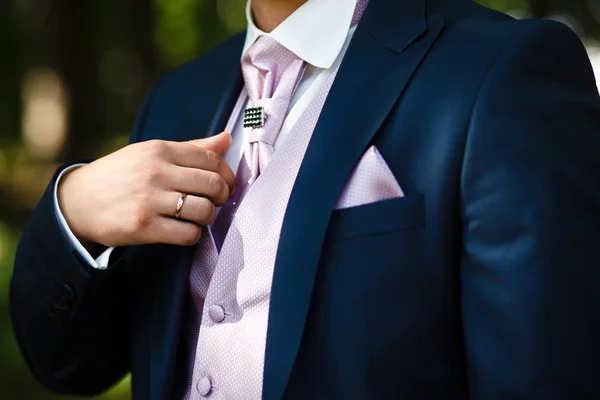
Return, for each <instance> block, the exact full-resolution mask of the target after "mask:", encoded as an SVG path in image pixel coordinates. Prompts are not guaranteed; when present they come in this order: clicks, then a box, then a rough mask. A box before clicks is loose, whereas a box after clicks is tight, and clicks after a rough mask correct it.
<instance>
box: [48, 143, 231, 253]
mask: <svg viewBox="0 0 600 400" xmlns="http://www.w3.org/2000/svg"><path fill="white" fill-rule="evenodd" d="M229 146H231V136H230V135H229V134H227V133H221V134H219V135H216V136H213V137H210V138H207V139H199V140H192V141H189V142H184V143H179V142H168V141H160V140H152V141H148V142H142V143H136V144H132V145H129V146H127V147H125V148H123V149H121V150H119V151H117V152H115V153H112V154H109V155H108V156H106V157H103V158H101V159H99V160H97V161H95V162H93V163H91V164H88V165H86V166H84V167H81V168H78V169H76V170H74V171H73V172H71V173H69V174H67V175H66V176H64V177H63V179H62V180H61V182H60V183H59V187H58V202H59V206H60V209H61V211H62V213H63V215H64V217H65V219H66V220H67V223H68V225H69V228H70V229H71V231H72V232H73V233H74V234H75V236H76V237H77V238H78V239H79V240H80V242H81V243H82V244H83V245H84V246H85V247H86V248H87V249H88V250H91V249H93V247H94V244H102V245H104V246H115V247H116V246H129V245H137V244H151V243H166V244H176V245H192V244H194V243H196V242H197V241H198V240H199V239H200V235H201V234H202V228H201V227H202V226H203V225H208V224H210V223H211V222H212V220H213V219H214V218H215V207H216V206H222V205H223V204H225V202H226V201H227V199H228V198H229V196H230V194H231V193H232V190H233V187H234V184H235V177H234V174H233V172H232V171H231V168H229V166H228V165H227V163H226V162H225V161H224V160H223V159H222V157H221V156H222V155H223V154H224V153H225V151H227V149H228V148H229ZM182 193H186V194H188V196H187V198H186V199H185V203H184V205H183V208H182V209H181V216H180V217H181V218H180V219H175V218H173V216H174V214H175V209H176V206H177V201H178V200H179V196H181V194H182Z"/></svg>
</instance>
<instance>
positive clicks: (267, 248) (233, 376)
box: [184, 0, 368, 400]
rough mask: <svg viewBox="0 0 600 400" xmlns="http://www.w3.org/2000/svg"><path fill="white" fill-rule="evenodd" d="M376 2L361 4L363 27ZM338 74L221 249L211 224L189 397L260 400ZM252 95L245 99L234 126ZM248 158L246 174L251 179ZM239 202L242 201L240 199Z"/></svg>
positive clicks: (201, 264) (256, 187) (253, 190)
mask: <svg viewBox="0 0 600 400" xmlns="http://www.w3.org/2000/svg"><path fill="white" fill-rule="evenodd" d="M367 4H368V0H359V1H358V3H357V7H356V10H355V15H354V18H353V21H352V24H351V25H352V26H354V25H356V24H358V22H359V21H360V17H361V16H362V14H363V13H364V11H365V9H366V7H367ZM336 75H337V69H336V70H335V71H334V72H333V73H332V74H331V76H330V77H329V78H328V80H327V81H326V82H325V84H324V85H323V87H322V89H321V90H320V91H319V92H318V93H317V95H316V96H315V97H314V98H313V100H312V101H311V103H310V104H309V105H308V107H307V108H306V110H305V111H304V113H303V114H302V115H301V116H300V118H299V119H298V121H297V122H296V124H295V125H294V126H293V127H292V129H291V130H290V132H289V133H288V136H287V138H286V140H285V141H284V142H283V143H282V144H281V146H280V148H279V149H278V150H277V152H275V154H274V155H273V157H272V159H271V160H270V162H269V164H268V166H266V168H265V169H264V171H261V174H260V176H259V177H258V179H256V181H255V182H254V183H253V184H252V186H250V187H248V188H247V191H245V193H244V196H243V198H242V199H241V201H240V203H239V205H238V208H237V211H236V212H235V216H234V217H233V220H232V222H231V225H230V227H229V230H228V232H227V235H226V236H225V239H224V241H223V244H222V247H221V249H220V251H219V250H218V249H217V246H216V245H215V240H214V238H213V235H212V232H211V229H210V227H207V229H206V230H205V233H204V235H203V236H202V238H201V240H200V242H199V243H198V245H197V247H196V253H195V255H194V257H193V260H194V261H193V265H192V268H191V270H190V279H189V282H190V292H191V298H192V307H191V311H190V313H191V315H190V316H189V319H188V321H189V323H188V327H187V329H188V332H187V333H188V337H187V341H186V342H185V344H184V346H186V350H187V352H188V354H189V362H190V376H189V377H188V383H187V385H188V387H187V393H186V396H185V398H186V399H205V398H210V399H223V400H224V399H227V400H236V399H244V400H254V399H257V400H258V399H260V398H261V396H262V389H263V387H262V386H263V370H264V360H265V347H266V338H267V328H268V320H269V304H270V298H271V284H272V280H273V271H274V267H275V258H276V255H277V247H278V243H279V235H280V233H281V228H282V224H283V218H284V214H285V211H286V208H287V204H288V201H289V198H290V194H291V192H292V188H293V186H294V182H295V180H296V176H297V174H298V171H299V170H300V165H301V163H302V160H303V158H304V154H305V152H306V149H307V147H308V144H309V142H310V138H311V136H312V133H313V131H314V129H315V126H316V124H317V121H318V119H319V115H320V113H321V110H322V108H323V105H324V103H325V100H326V99H327V95H328V93H329V90H330V89H331V86H332V85H333V82H334V80H335V77H336ZM246 99H247V96H246V95H245V94H244V93H243V94H242V96H241V97H240V99H239V101H238V103H237V105H236V107H235V109H234V111H233V113H232V116H231V119H230V121H229V124H228V128H231V127H233V124H234V123H235V121H237V119H238V117H239V113H240V112H241V111H242V106H243V104H245V101H246ZM244 163H245V160H244V159H242V161H241V163H240V168H239V169H238V174H240V173H242V174H248V173H249V168H247V167H246V168H244ZM236 197H237V196H236Z"/></svg>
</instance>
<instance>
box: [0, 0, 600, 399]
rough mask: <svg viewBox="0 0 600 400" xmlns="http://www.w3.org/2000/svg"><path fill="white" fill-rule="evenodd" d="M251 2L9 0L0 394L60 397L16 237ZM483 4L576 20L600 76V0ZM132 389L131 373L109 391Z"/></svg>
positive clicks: (2, 146) (0, 209)
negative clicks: (24, 342) (29, 300)
mask: <svg viewBox="0 0 600 400" xmlns="http://www.w3.org/2000/svg"><path fill="white" fill-rule="evenodd" d="M311 1H319V0H311ZM388 1H411V0H388ZM245 2H246V0H101V1H89V0H87V1H86V0H2V1H0V44H2V48H1V49H2V52H1V54H2V60H1V61H0V355H1V356H0V399H2V400H4V399H7V400H12V399H24V400H38V399H39V400H42V399H43V400H46V399H55V398H57V397H55V396H52V395H50V394H47V393H45V391H44V390H43V389H42V388H41V387H40V386H39V384H38V383H37V382H36V381H35V379H34V378H33V377H32V376H31V374H30V373H29V371H28V370H27V368H26V366H25V365H24V362H23V359H22V358H21V355H20V353H19V350H18V349H17V347H16V344H15V341H14V337H13V334H12V329H11V325H10V320H9V315H8V283H9V279H10V276H11V273H12V267H13V258H14V254H15V248H16V245H17V241H18V238H19V235H20V232H21V230H22V227H23V224H24V223H25V222H26V220H27V217H28V214H29V212H30V210H31V209H32V208H33V206H34V205H35V203H36V202H37V200H38V199H39V197H40V196H41V193H42V191H43V190H44V188H45V186H46V184H47V182H48V180H49V179H50V177H51V175H52V173H53V171H54V169H55V168H56V167H57V166H58V165H59V164H60V163H61V162H63V161H65V160H70V159H79V158H88V157H98V156H102V155H104V154H106V153H108V152H110V151H113V150H115V149H117V148H119V147H122V146H124V145H125V144H126V143H127V136H128V130H129V129H130V127H131V125H132V122H133V120H134V118H135V115H136V112H137V108H138V106H139V105H140V102H141V101H142V99H143V97H144V95H145V93H146V92H147V90H148V89H149V87H150V85H151V84H152V82H153V81H154V80H155V79H156V78H157V77H158V76H159V75H161V74H163V73H164V72H166V71H168V70H169V69H171V68H173V67H175V66H177V65H179V64H181V63H183V62H185V61H187V60H190V59H193V58H195V57H197V56H198V55H200V54H202V53H203V52H204V51H205V50H207V49H209V48H211V47H213V46H214V45H216V44H218V43H219V42H221V41H222V40H223V39H224V38H226V37H227V36H230V35H231V34H234V33H237V32H239V31H242V30H243V29H244V26H245V15H244V5H245ZM480 2H481V3H483V4H485V5H487V6H489V7H492V8H495V9H497V10H501V11H504V12H508V13H510V14H511V15H513V16H516V17H519V18H524V17H530V16H535V17H547V18H553V19H559V20H561V21H563V22H565V23H567V24H569V25H570V26H571V27H572V28H573V29H574V30H575V31H576V32H577V33H579V34H580V36H581V38H582V40H584V42H585V43H586V46H587V47H588V50H589V53H590V57H591V59H592V61H593V63H594V65H595V68H596V71H597V73H598V76H599V77H600V0H480ZM129 397H130V396H129V384H128V380H125V381H123V382H122V383H121V384H120V385H118V386H117V387H115V388H114V389H113V390H112V391H110V392H109V393H107V394H105V395H104V396H102V397H101V398H102V399H119V400H120V399H128V398H129Z"/></svg>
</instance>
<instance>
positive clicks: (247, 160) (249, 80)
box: [212, 36, 306, 250]
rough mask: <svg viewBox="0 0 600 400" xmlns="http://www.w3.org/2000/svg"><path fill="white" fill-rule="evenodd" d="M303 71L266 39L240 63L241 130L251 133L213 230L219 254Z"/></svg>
mask: <svg viewBox="0 0 600 400" xmlns="http://www.w3.org/2000/svg"><path fill="white" fill-rule="evenodd" d="M305 67H306V62H304V60H302V59H301V58H299V57H298V56H296V55H295V54H294V53H292V52H291V51H289V50H288V49H286V48H285V47H283V46H282V45H281V44H279V43H278V42H277V41H276V40H274V39H272V38H270V37H268V36H262V37H260V38H259V39H258V40H257V41H256V42H255V43H254V44H253V45H252V46H251V47H250V49H249V50H248V51H247V52H246V54H245V55H244V57H243V59H242V73H243V75H244V82H245V85H246V92H247V93H248V97H249V99H250V104H251V106H252V108H251V109H249V110H247V111H246V117H245V118H244V127H251V128H252V132H251V134H250V139H249V142H248V143H247V146H246V148H245V149H244V156H243V157H242V160H241V162H240V166H239V167H238V171H237V174H236V194H235V195H234V197H233V198H232V199H231V200H230V201H229V202H228V203H227V204H226V205H225V206H223V208H222V209H221V211H220V212H219V215H218V217H217V218H216V220H215V222H214V224H213V226H212V234H213V237H214V240H215V245H216V247H217V249H218V250H220V249H221V246H222V245H223V241H224V240H225V236H226V235H227V231H228V229H229V226H230V225H231V221H232V220H233V217H234V215H235V213H236V211H237V208H238V207H239V204H240V203H241V201H242V200H243V198H244V196H245V195H246V193H247V192H248V190H249V189H250V186H252V185H253V184H254V182H255V181H256V179H257V178H258V177H259V176H260V174H261V172H263V171H264V170H265V168H266V167H267V165H268V164H269V162H270V161H271V158H272V157H273V154H274V148H273V145H274V143H275V140H277V136H279V131H280V130H281V127H282V125H283V121H284V120H285V117H286V115H287V111H288V108H289V106H290V102H291V100H292V96H293V94H294V91H295V90H296V88H297V86H298V84H299V82H300V80H301V79H302V76H303V74H304V70H305ZM253 110H254V112H253Z"/></svg>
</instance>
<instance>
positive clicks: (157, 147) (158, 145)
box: [140, 139, 167, 154]
mask: <svg viewBox="0 0 600 400" xmlns="http://www.w3.org/2000/svg"><path fill="white" fill-rule="evenodd" d="M140 145H141V146H142V149H143V150H144V151H146V152H148V153H150V154H160V153H162V152H163V151H164V150H165V148H166V147H167V144H166V142H165V141H164V140H158V139H153V140H148V141H147V142H142V143H140Z"/></svg>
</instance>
